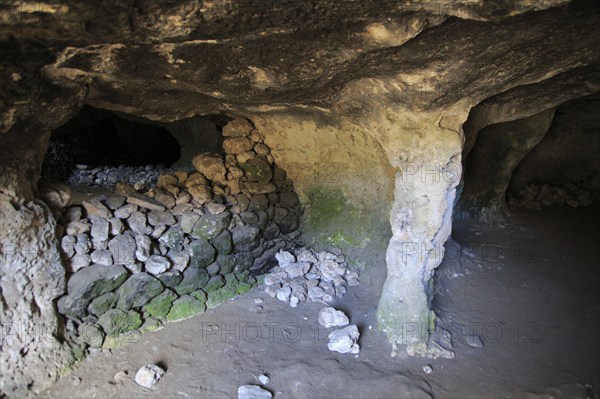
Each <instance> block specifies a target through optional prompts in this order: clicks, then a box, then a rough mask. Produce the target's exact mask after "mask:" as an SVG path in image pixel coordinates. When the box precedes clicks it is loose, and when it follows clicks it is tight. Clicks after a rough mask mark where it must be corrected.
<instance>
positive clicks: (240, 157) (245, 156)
mask: <svg viewBox="0 0 600 399" xmlns="http://www.w3.org/2000/svg"><path fill="white" fill-rule="evenodd" d="M255 156H256V153H255V152H254V151H245V152H242V153H241V154H237V155H236V156H235V159H236V161H237V162H238V163H246V162H248V161H249V160H251V159H254V157H255ZM240 170H241V169H240ZM243 173H244V172H243V171H242V175H243ZM239 177H241V176H239Z"/></svg>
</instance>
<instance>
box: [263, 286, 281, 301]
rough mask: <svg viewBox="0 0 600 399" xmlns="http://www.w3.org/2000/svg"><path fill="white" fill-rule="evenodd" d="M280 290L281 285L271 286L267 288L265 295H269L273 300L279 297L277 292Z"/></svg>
mask: <svg viewBox="0 0 600 399" xmlns="http://www.w3.org/2000/svg"><path fill="white" fill-rule="evenodd" d="M278 290H279V285H271V286H268V287H266V288H265V293H266V294H267V295H269V296H270V297H271V298H275V297H276V296H277V291H278Z"/></svg>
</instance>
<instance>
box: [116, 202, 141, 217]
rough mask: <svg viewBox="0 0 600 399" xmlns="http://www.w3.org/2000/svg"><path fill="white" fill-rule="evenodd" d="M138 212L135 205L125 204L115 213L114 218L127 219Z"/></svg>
mask: <svg viewBox="0 0 600 399" xmlns="http://www.w3.org/2000/svg"><path fill="white" fill-rule="evenodd" d="M137 210H138V207H137V205H135V204H127V205H124V206H122V207H120V208H119V209H117V210H116V211H115V217H116V218H119V219H127V218H128V217H129V216H131V214H132V213H133V212H135V211H137Z"/></svg>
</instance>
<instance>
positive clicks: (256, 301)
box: [254, 298, 264, 305]
mask: <svg viewBox="0 0 600 399" xmlns="http://www.w3.org/2000/svg"><path fill="white" fill-rule="evenodd" d="M263 302H264V300H263V299H262V298H254V303H255V304H257V305H260V304H261V303H263Z"/></svg>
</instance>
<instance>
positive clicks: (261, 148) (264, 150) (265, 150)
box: [254, 143, 271, 157]
mask: <svg viewBox="0 0 600 399" xmlns="http://www.w3.org/2000/svg"><path fill="white" fill-rule="evenodd" d="M254 152H256V153H257V154H258V155H262V156H264V157H266V156H267V155H269V154H270V153H271V149H270V148H269V147H268V146H267V145H265V144H262V143H259V144H256V145H255V146H254Z"/></svg>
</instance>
